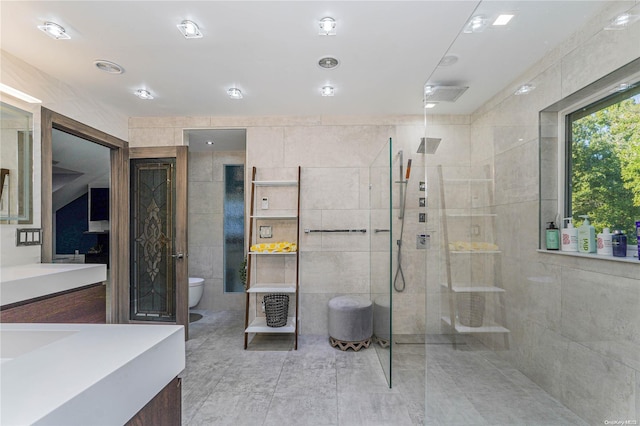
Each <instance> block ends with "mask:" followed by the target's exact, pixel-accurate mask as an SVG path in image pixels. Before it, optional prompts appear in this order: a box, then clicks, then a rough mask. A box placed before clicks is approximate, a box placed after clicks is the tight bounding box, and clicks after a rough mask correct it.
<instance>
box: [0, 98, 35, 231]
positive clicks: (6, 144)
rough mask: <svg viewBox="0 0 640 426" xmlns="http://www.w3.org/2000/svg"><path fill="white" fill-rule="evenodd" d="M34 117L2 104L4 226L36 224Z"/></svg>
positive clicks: (0, 208)
mask: <svg viewBox="0 0 640 426" xmlns="http://www.w3.org/2000/svg"><path fill="white" fill-rule="evenodd" d="M34 115H35V114H34V112H33V111H28V110H26V109H25V108H22V107H20V106H17V105H13V104H11V103H7V102H6V101H5V100H4V99H3V101H2V102H0V122H1V123H2V126H1V127H2V129H1V132H2V136H1V137H0V152H2V156H1V160H0V224H32V223H33V146H34V143H33V132H34V123H35V121H34Z"/></svg>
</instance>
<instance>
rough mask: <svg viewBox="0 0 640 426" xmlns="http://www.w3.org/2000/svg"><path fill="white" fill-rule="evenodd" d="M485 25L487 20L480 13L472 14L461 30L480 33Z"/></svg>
mask: <svg viewBox="0 0 640 426" xmlns="http://www.w3.org/2000/svg"><path fill="white" fill-rule="evenodd" d="M486 26H487V20H486V18H485V17H484V16H482V15H477V16H474V17H473V18H471V19H469V22H467V24H466V25H465V26H464V29H463V30H462V32H464V33H467V34H469V33H480V32H482V31H484V28H485V27H486Z"/></svg>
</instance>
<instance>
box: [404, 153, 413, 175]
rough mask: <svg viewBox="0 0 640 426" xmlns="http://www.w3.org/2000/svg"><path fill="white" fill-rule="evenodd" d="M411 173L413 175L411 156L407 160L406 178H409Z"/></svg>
mask: <svg viewBox="0 0 640 426" xmlns="http://www.w3.org/2000/svg"><path fill="white" fill-rule="evenodd" d="M409 175H411V158H409V160H408V161H407V174H406V175H405V177H404V179H405V180H409Z"/></svg>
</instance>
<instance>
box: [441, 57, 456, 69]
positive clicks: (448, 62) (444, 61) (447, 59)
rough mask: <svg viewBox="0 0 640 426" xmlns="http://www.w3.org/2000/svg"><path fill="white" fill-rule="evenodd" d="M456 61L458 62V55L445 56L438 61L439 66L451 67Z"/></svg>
mask: <svg viewBox="0 0 640 426" xmlns="http://www.w3.org/2000/svg"><path fill="white" fill-rule="evenodd" d="M456 62H458V57H457V56H456V55H447V56H443V57H442V59H440V62H438V66H439V67H450V66H451V65H453V64H455V63H456Z"/></svg>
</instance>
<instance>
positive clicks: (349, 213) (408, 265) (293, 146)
mask: <svg viewBox="0 0 640 426" xmlns="http://www.w3.org/2000/svg"><path fill="white" fill-rule="evenodd" d="M184 128H246V129H247V153H246V156H247V163H246V175H247V182H248V181H249V180H250V178H249V176H250V171H251V168H252V167H253V166H255V167H257V168H258V174H259V178H261V179H292V178H294V177H295V172H296V169H297V167H298V166H301V167H302V177H301V182H302V183H301V210H302V211H301V229H305V228H308V229H333V228H340V229H342V228H366V229H367V230H368V232H367V233H366V234H317V233H310V234H305V233H304V232H303V233H302V236H301V239H300V242H299V243H300V244H299V245H300V250H301V253H300V259H301V261H300V317H301V333H303V334H327V302H328V301H329V299H331V298H332V297H334V296H336V295H342V294H362V295H366V296H369V294H371V293H381V292H383V291H384V290H383V289H380V288H372V287H371V284H370V283H371V282H374V283H376V282H377V283H383V282H385V281H384V280H380V279H379V278H380V276H388V275H389V266H388V256H384V257H385V258H384V259H383V260H384V261H380V260H379V259H377V258H374V259H373V261H371V259H370V253H371V252H377V253H379V252H380V251H379V245H380V244H389V242H388V241H389V240H388V237H387V239H386V240H384V238H380V237H381V236H382V234H381V235H378V236H375V235H374V234H373V233H372V232H371V229H370V223H369V207H370V204H369V187H368V185H369V166H370V165H371V163H372V162H373V161H374V159H375V158H376V157H377V156H378V155H379V153H380V150H381V149H383V147H384V146H385V144H387V142H388V140H389V138H393V146H394V148H393V155H394V156H396V155H397V152H398V151H399V150H400V149H402V150H403V151H404V163H405V166H406V161H407V159H408V158H412V159H413V166H412V170H413V171H412V174H411V181H410V183H409V185H408V188H409V192H408V196H407V214H406V222H405V235H404V241H405V242H404V247H405V249H404V254H403V258H404V260H403V270H404V273H405V276H406V277H407V286H406V290H405V291H404V292H402V293H397V292H396V293H394V315H395V317H394V318H395V320H394V332H396V333H403V334H423V333H425V331H427V327H428V325H427V324H430V327H431V329H430V332H432V333H439V332H440V324H439V320H438V319H439V309H440V301H439V297H440V288H439V287H440V284H439V283H440V278H439V277H438V274H439V268H437V267H436V266H435V265H436V264H437V262H438V259H439V254H438V253H439V246H438V243H437V241H438V238H439V235H438V228H439V226H438V224H437V223H436V222H437V215H432V216H430V218H431V219H430V220H431V223H429V224H428V225H429V226H430V227H431V229H432V230H433V232H431V238H432V241H433V244H432V249H431V250H427V251H426V252H425V251H418V250H416V234H418V233H424V232H425V231H424V229H425V228H424V225H425V224H423V223H418V213H419V212H420V211H423V209H420V208H419V207H418V204H417V203H418V198H419V197H420V196H421V195H422V194H421V193H420V192H419V190H418V183H419V182H420V181H423V180H425V179H426V178H427V177H426V176H425V171H424V170H425V164H426V163H427V162H435V161H443V162H445V163H447V164H457V165H459V164H460V162H467V163H468V158H469V156H468V153H469V132H468V117H466V116H462V117H460V116H455V117H454V116H441V117H437V118H434V119H433V120H432V119H430V123H429V131H430V132H434V134H436V135H437V136H438V137H443V139H444V141H445V142H443V146H442V147H441V148H439V151H438V154H437V155H436V156H429V157H428V158H427V157H426V156H424V155H421V154H416V150H417V147H418V145H419V143H420V137H422V136H424V125H423V117H419V116H418V117H416V116H411V117H397V116H389V117H355V116H354V117H244V118H238V117H173V118H142V117H140V118H131V119H130V144H131V146H163V145H181V144H182V143H183V138H182V132H183V129H184ZM429 136H431V134H430V135H429ZM239 155H242V154H240V153H233V155H232V159H233V160H238V159H239V157H238V156H239ZM189 160H190V166H189V167H190V176H189V179H190V182H189V185H190V186H189V197H190V198H189V203H190V204H189V271H190V275H192V276H201V277H203V278H205V295H204V297H203V300H202V301H201V302H200V305H199V306H198V307H200V308H206V309H213V310H221V309H229V308H231V309H244V296H242V295H229V294H226V295H225V294H222V269H221V260H220V261H219V263H214V262H213V261H212V259H220V258H221V251H222V227H221V226H222V225H221V224H222V222H221V213H222V210H221V205H220V204H217V203H216V202H215V200H216V199H217V198H218V197H220V199H221V196H222V193H221V191H222V181H221V179H222V169H221V168H220V167H221V164H222V159H216V158H214V157H211V156H208V155H204V154H196V153H191V154H190V157H189ZM395 164H397V162H395ZM393 173H394V180H396V179H397V178H398V174H399V171H397V170H396V169H395V168H394V170H393ZM429 179H431V177H429ZM248 191H249V185H248V184H247V199H248V197H249V193H248ZM203 194H213V196H212V197H205V196H203ZM394 194H395V195H394V199H393V208H394V217H397V210H398V208H399V197H398V191H397V187H394ZM429 209H431V206H429ZM393 226H394V229H398V227H399V221H398V219H397V218H396V219H394V223H393ZM376 237H378V238H376ZM371 238H373V240H370V239H371ZM381 240H384V241H381ZM372 245H374V246H375V247H374V249H373V250H370V247H371V246H372ZM394 250H395V245H394ZM394 259H395V256H394ZM215 262H217V261H215ZM429 263H432V265H433V266H432V267H431V268H428V267H427V265H428V264H429ZM211 264H213V265H214V267H213V268H211V267H210V266H209V265H211ZM395 267H396V265H395V263H394V265H393V268H394V270H395ZM371 274H373V278H374V279H371V278H372V275H371ZM427 274H429V275H430V276H431V277H432V278H429V279H428V280H426V279H425V277H426V276H427ZM427 281H428V282H431V287H430V290H429V292H430V293H429V296H427V286H426V282H427ZM427 316H429V317H432V318H434V319H435V320H434V321H427V320H426V318H427Z"/></svg>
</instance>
